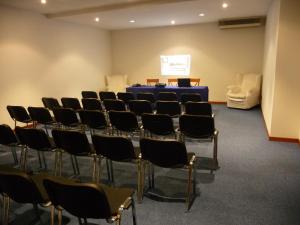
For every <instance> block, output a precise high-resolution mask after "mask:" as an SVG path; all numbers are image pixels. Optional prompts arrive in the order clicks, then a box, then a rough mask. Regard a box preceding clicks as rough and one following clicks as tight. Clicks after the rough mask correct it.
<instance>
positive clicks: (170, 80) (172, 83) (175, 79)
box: [168, 78, 178, 86]
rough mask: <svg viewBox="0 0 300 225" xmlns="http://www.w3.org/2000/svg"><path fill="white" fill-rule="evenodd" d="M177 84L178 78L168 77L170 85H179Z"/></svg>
mask: <svg viewBox="0 0 300 225" xmlns="http://www.w3.org/2000/svg"><path fill="white" fill-rule="evenodd" d="M177 85H178V80H177V78H169V79H168V86H177Z"/></svg>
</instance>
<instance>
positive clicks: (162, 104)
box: [156, 101, 181, 117]
mask: <svg viewBox="0 0 300 225" xmlns="http://www.w3.org/2000/svg"><path fill="white" fill-rule="evenodd" d="M156 112H157V113H158V114H167V115H170V116H173V117H176V116H179V115H180V114H181V107H180V104H179V102H178V101H157V102H156Z"/></svg>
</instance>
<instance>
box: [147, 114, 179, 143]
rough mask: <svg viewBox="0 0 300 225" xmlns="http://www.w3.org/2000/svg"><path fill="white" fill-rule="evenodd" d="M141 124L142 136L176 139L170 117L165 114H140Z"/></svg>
mask: <svg viewBox="0 0 300 225" xmlns="http://www.w3.org/2000/svg"><path fill="white" fill-rule="evenodd" d="M142 123H143V130H144V132H143V133H144V136H148V137H149V136H150V137H151V138H153V135H154V136H163V137H166V136H167V137H168V136H170V135H172V136H174V138H175V139H177V135H176V132H175V129H174V125H173V120H172V117H171V116H169V115H165V114H153V113H144V114H142Z"/></svg>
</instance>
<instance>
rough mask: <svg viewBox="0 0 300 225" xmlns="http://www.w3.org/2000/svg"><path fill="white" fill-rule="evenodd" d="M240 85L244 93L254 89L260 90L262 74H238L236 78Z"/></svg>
mask: <svg viewBox="0 0 300 225" xmlns="http://www.w3.org/2000/svg"><path fill="white" fill-rule="evenodd" d="M236 80H237V83H238V85H240V86H241V89H242V90H243V91H247V90H250V89H253V88H256V89H257V90H260V88H261V75H260V74H252V73H248V74H237V77H236Z"/></svg>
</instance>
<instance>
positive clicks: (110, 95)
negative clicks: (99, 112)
mask: <svg viewBox="0 0 300 225" xmlns="http://www.w3.org/2000/svg"><path fill="white" fill-rule="evenodd" d="M99 97H100V100H101V101H104V100H106V99H117V97H116V94H115V92H113V91H100V92H99Z"/></svg>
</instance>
